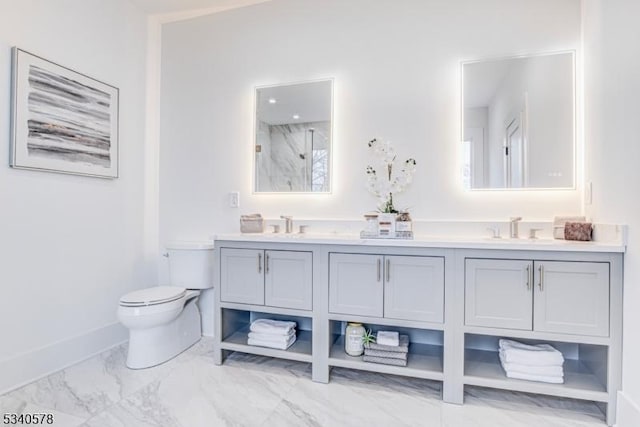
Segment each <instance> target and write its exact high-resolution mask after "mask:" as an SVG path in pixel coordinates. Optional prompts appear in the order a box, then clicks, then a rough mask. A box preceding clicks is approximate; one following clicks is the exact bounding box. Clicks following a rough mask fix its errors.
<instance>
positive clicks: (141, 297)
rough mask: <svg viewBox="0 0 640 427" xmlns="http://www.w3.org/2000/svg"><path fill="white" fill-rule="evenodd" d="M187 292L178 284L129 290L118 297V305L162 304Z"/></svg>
mask: <svg viewBox="0 0 640 427" xmlns="http://www.w3.org/2000/svg"><path fill="white" fill-rule="evenodd" d="M186 293H187V290H186V289H185V288H180V287H178V286H155V287H153V288H147V289H141V290H139V291H133V292H129V293H128V294H126V295H125V296H123V297H122V298H120V305H123V306H127V307H138V306H145V305H156V304H164V303H166V302H171V301H175V300H177V299H180V298H182V297H183V296H185V295H186Z"/></svg>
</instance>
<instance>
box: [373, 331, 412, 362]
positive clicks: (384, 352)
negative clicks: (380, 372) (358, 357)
mask: <svg viewBox="0 0 640 427" xmlns="http://www.w3.org/2000/svg"><path fill="white" fill-rule="evenodd" d="M408 355H409V336H408V335H400V334H399V333H398V332H392V331H379V332H378V333H377V335H376V342H375V343H367V344H365V345H364V357H363V358H362V360H364V361H365V362H372V363H381V364H383V365H395V366H407V356H408Z"/></svg>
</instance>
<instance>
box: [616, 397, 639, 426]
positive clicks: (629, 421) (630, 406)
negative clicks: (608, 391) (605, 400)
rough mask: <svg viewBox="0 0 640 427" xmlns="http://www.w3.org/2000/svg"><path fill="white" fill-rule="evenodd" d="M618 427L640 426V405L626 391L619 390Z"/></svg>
mask: <svg viewBox="0 0 640 427" xmlns="http://www.w3.org/2000/svg"><path fill="white" fill-rule="evenodd" d="M617 406H618V413H617V417H616V418H617V423H616V426H617V427H636V426H640V406H639V405H638V404H637V403H636V402H634V401H632V400H631V399H630V398H629V396H627V395H626V394H625V393H624V392H622V391H619V392H618V404H617Z"/></svg>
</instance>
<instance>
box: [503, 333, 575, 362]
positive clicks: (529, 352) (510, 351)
mask: <svg viewBox="0 0 640 427" xmlns="http://www.w3.org/2000/svg"><path fill="white" fill-rule="evenodd" d="M499 343H500V349H501V350H502V351H503V356H504V361H505V362H506V363H517V364H520V365H531V366H562V364H563V363H564V357H562V353H560V352H559V351H558V350H556V349H555V348H553V347H551V346H550V345H549V344H538V345H528V344H523V343H520V342H517V341H511V340H504V339H502V340H500V341H499Z"/></svg>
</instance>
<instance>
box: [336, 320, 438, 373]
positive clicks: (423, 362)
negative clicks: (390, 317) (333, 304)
mask: <svg viewBox="0 0 640 427" xmlns="http://www.w3.org/2000/svg"><path fill="white" fill-rule="evenodd" d="M364 326H365V327H366V328H367V329H371V330H372V331H373V332H374V333H375V332H377V331H379V330H394V331H398V332H400V333H401V334H405V335H409V342H410V344H409V354H408V360H407V366H393V365H383V364H378V363H371V362H365V361H363V360H362V356H357V357H356V356H349V355H348V354H347V353H346V352H345V350H344V348H345V346H344V340H345V337H344V329H345V327H346V322H342V321H339V320H338V321H333V320H332V321H331V327H330V329H331V330H332V332H333V333H332V338H331V346H330V351H329V366H339V367H342V368H350V369H358V370H361V371H370V372H381V373H385V374H394V375H402V376H406V377H414V378H423V379H428V380H436V381H442V380H443V373H442V372H443V371H442V366H443V354H444V353H443V348H444V347H443V345H442V338H443V334H442V331H428V330H422V329H417V328H407V327H399V326H394V325H393V324H389V323H385V324H384V325H380V324H374V323H373V322H371V321H369V322H366V323H365V324H364Z"/></svg>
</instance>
